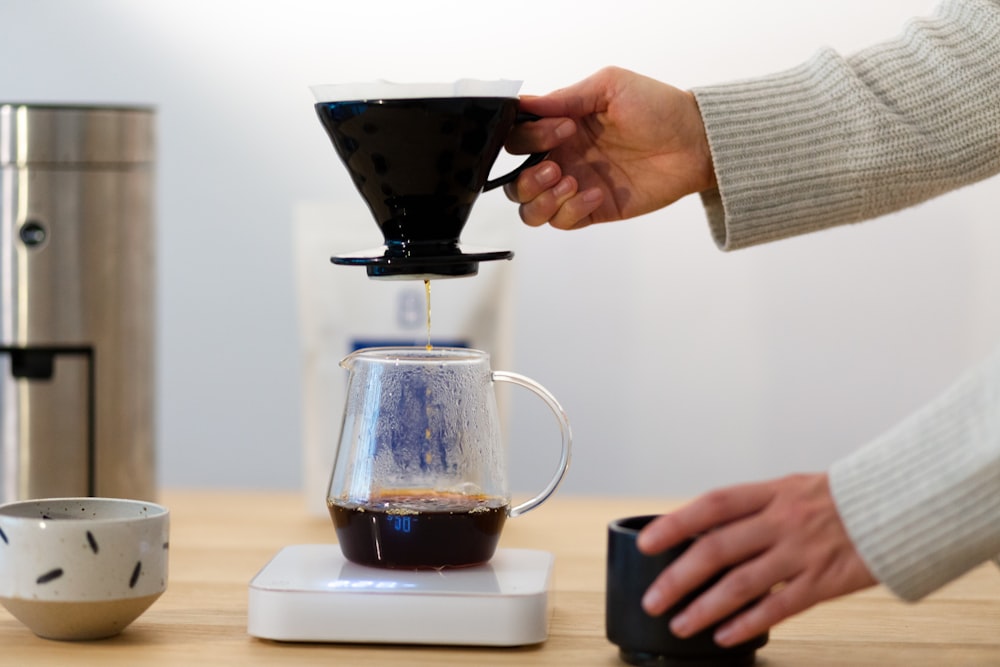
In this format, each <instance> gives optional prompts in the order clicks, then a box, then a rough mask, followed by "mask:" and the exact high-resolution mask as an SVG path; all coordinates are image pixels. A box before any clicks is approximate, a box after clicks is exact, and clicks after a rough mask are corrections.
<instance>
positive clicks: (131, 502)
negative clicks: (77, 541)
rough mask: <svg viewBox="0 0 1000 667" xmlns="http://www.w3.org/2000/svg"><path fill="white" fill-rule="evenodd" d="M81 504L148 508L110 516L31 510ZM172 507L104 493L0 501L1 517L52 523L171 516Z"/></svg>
mask: <svg viewBox="0 0 1000 667" xmlns="http://www.w3.org/2000/svg"><path fill="white" fill-rule="evenodd" d="M58 503H65V504H76V505H79V504H82V503H88V504H91V505H95V504H96V505H103V506H115V505H117V506H119V507H125V506H130V507H138V506H143V507H146V508H147V512H146V514H145V515H142V516H107V517H93V516H82V517H66V516H53V517H44V516H38V515H37V514H34V513H32V514H28V513H27V512H31V511H32V510H33V509H37V508H40V507H41V506H43V505H45V504H58ZM169 514H170V510H169V509H168V508H166V507H164V506H163V505H160V504H158V503H153V502H148V501H145V500H136V499H132V498H103V497H87V496H74V497H66V498H61V497H60V498H30V499H27V500H16V501H13V502H9V503H5V504H3V505H0V519H2V520H4V521H11V522H25V521H32V522H33V521H46V522H47V521H51V522H53V523H59V524H71V523H77V522H89V523H125V522H130V521H146V520H150V519H157V518H160V517H166V516H169Z"/></svg>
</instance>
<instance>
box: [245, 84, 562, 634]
mask: <svg viewBox="0 0 1000 667" xmlns="http://www.w3.org/2000/svg"><path fill="white" fill-rule="evenodd" d="M519 87H520V82H515V81H474V80H461V81H457V82H455V83H451V84H426V85H424V84H419V85H401V84H391V83H387V82H373V83H368V84H356V85H346V86H341V85H334V86H317V87H314V88H313V92H314V94H315V96H316V99H317V103H316V105H315V108H316V112H317V115H318V116H319V119H320V122H321V123H322V126H323V128H324V129H325V130H326V133H327V135H328V136H329V138H330V140H331V142H332V143H333V146H334V148H335V149H336V151H337V154H338V155H339V157H340V159H341V160H342V162H343V163H344V165H345V166H346V167H347V170H348V172H349V174H350V177H351V179H352V181H353V183H354V185H355V186H356V188H357V190H358V192H359V193H360V194H361V196H362V198H363V199H364V201H365V203H366V204H367V205H368V207H369V209H370V210H371V213H372V216H373V217H374V219H375V222H376V223H377V224H378V227H379V229H380V231H381V232H382V236H383V240H384V244H383V245H382V246H380V247H376V248H373V249H371V250H362V251H356V252H351V253H348V254H341V255H336V256H334V257H333V258H332V261H333V263H334V264H338V265H346V266H364V267H365V268H366V270H367V273H368V276H369V277H371V278H374V279H379V280H423V281H425V284H427V285H428V290H429V281H430V280H432V279H439V278H457V277H468V276H474V275H476V273H477V272H478V268H479V263H480V262H483V261H493V260H502V259H506V260H509V259H510V258H511V257H512V256H513V253H512V252H510V251H508V250H494V249H484V248H474V247H468V246H464V245H463V244H462V243H461V239H460V234H461V232H462V229H463V228H464V226H465V223H466V221H467V219H468V217H469V214H470V211H471V209H472V207H473V204H474V203H475V201H476V198H477V197H478V196H479V194H480V193H482V192H484V191H487V190H491V189H494V188H496V187H498V186H500V185H503V184H504V183H507V182H510V181H512V180H513V179H515V178H516V177H517V175H518V174H519V173H520V172H521V171H523V170H524V169H526V168H527V167H529V166H531V165H533V164H537V163H538V162H540V161H541V160H542V159H544V157H545V156H544V154H533V155H530V156H528V157H527V158H526V159H525V160H524V162H523V163H522V164H520V165H519V166H518V167H517V168H515V169H514V170H513V171H511V172H510V173H508V174H505V175H503V176H500V177H497V178H494V179H490V178H489V175H490V170H491V168H492V167H493V164H494V162H495V161H496V159H497V157H498V155H499V153H500V150H501V149H502V147H503V144H504V141H505V139H506V137H507V134H508V132H509V131H510V129H511V128H512V127H513V126H514V124H515V123H517V122H527V121H530V120H531V119H532V117H528V116H526V115H523V114H519V113H518V98H517V93H518V89H519ZM333 222H334V224H335V221H333ZM428 294H429V292H428ZM428 318H429V314H428ZM428 326H430V325H429V319H428ZM341 366H342V367H343V368H344V369H345V370H347V371H348V374H349V377H348V381H347V398H346V406H345V407H344V416H343V425H342V428H341V432H340V440H339V446H338V448H337V454H336V458H335V461H334V464H333V471H332V474H331V477H330V485H329V490H328V493H327V507H328V509H329V512H330V517H331V519H332V521H333V524H334V528H335V530H336V534H337V538H338V543H337V544H307V545H291V546H287V547H285V548H283V549H282V550H280V551H279V552H278V554H277V555H276V556H275V557H274V558H273V559H272V560H271V561H270V562H269V563H267V564H266V565H265V566H264V568H263V569H262V570H261V571H260V572H259V573H258V574H257V575H256V576H255V577H254V579H253V580H252V581H251V582H250V592H249V608H248V620H247V629H248V632H249V633H250V634H251V635H253V636H256V637H261V638H265V639H272V640H279V641H301V642H352V643H358V642H360V643H393V644H400V643H404V644H405V643H412V644H455V645H483V646H517V645H524V644H535V643H539V642H541V641H544V640H545V639H546V637H547V636H548V622H549V615H550V607H551V600H550V595H549V591H550V587H551V581H552V568H553V556H552V554H551V553H548V552H545V551H542V550H534V549H506V548H500V549H498V548H497V545H498V543H499V540H500V534H501V531H502V529H503V527H504V525H505V523H506V522H507V521H508V520H512V519H516V518H517V517H518V516H520V515H521V514H524V513H525V512H528V511H530V510H532V509H534V508H535V507H537V506H538V505H540V504H541V503H542V502H544V501H545V500H546V499H547V498H548V497H549V496H550V495H551V494H552V493H553V492H554V491H555V490H556V488H557V487H558V486H559V484H560V482H561V481H562V479H563V476H564V475H565V473H566V469H567V467H568V465H569V458H570V447H571V441H572V436H571V433H570V425H569V421H568V419H567V417H566V414H565V412H564V411H563V409H562V407H561V406H560V405H559V402H558V401H557V400H556V398H555V397H554V396H553V395H552V394H551V393H549V392H548V391H547V390H546V389H545V388H544V387H542V386H541V385H540V384H538V383H537V382H535V381H534V380H532V379H530V378H527V377H525V376H523V375H519V374H517V373H511V372H506V371H498V370H493V369H492V368H491V367H490V356H489V354H488V353H487V352H484V351H481V350H474V349H469V348H459V347H433V346H432V345H431V343H430V335H429V332H428V344H427V346H426V347H379V348H366V349H361V350H357V351H355V352H353V353H352V354H350V355H348V356H347V357H346V358H344V359H343V360H342V362H341ZM497 382H502V383H509V384H514V385H516V386H519V387H522V388H525V389H527V390H529V391H531V392H533V393H534V394H535V395H536V396H538V397H539V398H540V399H541V400H542V401H543V402H544V403H545V404H546V406H547V407H548V408H549V409H550V410H551V412H552V413H553V415H554V416H555V418H556V421H557V423H558V425H559V432H560V444H559V447H560V449H559V462H558V464H557V466H556V470H555V471H554V472H553V475H552V477H551V479H550V481H549V483H548V485H547V486H546V487H545V488H544V489H542V490H541V491H540V492H539V493H538V494H536V495H535V496H534V497H533V498H531V499H530V500H527V501H525V502H522V503H520V504H516V505H514V504H512V502H511V494H510V490H509V488H508V481H507V465H506V454H505V448H504V445H503V442H502V437H501V429H500V419H499V416H498V410H497V404H496V397H495V394H494V385H495V383H497Z"/></svg>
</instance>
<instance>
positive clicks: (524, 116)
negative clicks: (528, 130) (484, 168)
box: [483, 111, 549, 192]
mask: <svg viewBox="0 0 1000 667" xmlns="http://www.w3.org/2000/svg"><path fill="white" fill-rule="evenodd" d="M540 119H541V116H538V115H536V114H533V113H528V112H527V111H520V112H518V114H517V118H516V119H515V120H514V122H515V123H524V122H528V121H533V120H540ZM548 156H549V154H548V152H547V151H546V152H545V153H532V154H531V155H529V156H528V158H527V159H526V160H525V161H524V162H522V163H521V164H520V165H518V166H517V168H515V169H514V170H513V171H511V172H510V173H507V174H504V175H503V176H497V177H496V178H494V179H492V180H488V181H486V183H485V184H483V192H486V191H488V190H492V189H494V188H498V187H500V186H501V185H506V184H507V183H510V182H511V181H513V180H514V179H515V178H517V177H518V176H520V175H521V172H522V171H524V170H525V169H527V168H528V167H534V166H535V165H536V164H538V163H539V162H541V161H542V160H544V159H545V158H547V157H548Z"/></svg>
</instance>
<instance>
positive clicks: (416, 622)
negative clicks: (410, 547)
mask: <svg viewBox="0 0 1000 667" xmlns="http://www.w3.org/2000/svg"><path fill="white" fill-rule="evenodd" d="M553 562H554V557H553V555H552V554H551V553H548V552H546V551H538V550H533V549H498V550H497V552H496V554H495V555H494V556H493V559H492V560H490V562H489V563H486V564H484V565H477V566H474V567H467V568H457V569H443V570H420V571H413V570H390V569H381V568H373V567H366V566H363V565H357V564H355V563H352V562H350V561H348V560H346V559H345V558H344V556H343V554H342V553H341V551H340V546H339V545H338V544H299V545H292V546H288V547H285V548H283V549H282V550H281V551H279V552H278V553H277V555H275V557H274V558H273V559H271V561H270V562H269V563H268V564H267V565H265V566H264V568H263V569H262V570H261V571H260V572H258V573H257V575H256V576H255V577H254V578H253V579H252V580H251V581H250V600H249V607H248V613H247V632H248V633H249V634H250V635H252V636H254V637H259V638H261V639H271V640H276V641H287V642H342V643H359V644H367V643H379V644H439V645H466V646H522V645H526V644H537V643H540V642H543V641H545V639H546V638H547V637H548V630H549V617H550V615H551V614H550V612H551V595H550V591H551V587H552V566H553Z"/></svg>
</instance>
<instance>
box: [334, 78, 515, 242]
mask: <svg viewBox="0 0 1000 667" xmlns="http://www.w3.org/2000/svg"><path fill="white" fill-rule="evenodd" d="M517 107H518V101H517V98H514V97H441V98H418V99H387V100H366V101H344V102H320V103H318V104H316V113H317V114H318V115H319V119H320V122H321V123H322V124H323V127H324V128H325V129H326V132H327V134H328V135H329V136H330V140H331V141H332V142H333V145H334V147H335V148H336V149H337V154H338V155H339V156H340V158H341V160H342V161H343V162H344V164H345V165H346V166H347V169H348V171H349V172H350V175H351V179H352V180H353V181H354V185H355V186H356V187H357V189H358V191H359V192H360V193H361V196H362V197H363V198H364V200H365V202H366V203H367V204H368V207H369V208H370V209H371V211H372V214H373V216H374V217H375V221H376V222H377V223H378V226H379V228H380V229H381V230H382V234H383V236H384V237H385V241H386V244H387V245H389V246H393V245H397V246H413V245H416V246H423V247H418V248H417V249H416V251H417V252H428V251H430V250H432V249H433V247H434V246H446V247H450V246H454V245H455V244H456V243H457V242H458V238H459V234H460V233H461V231H462V228H463V226H464V225H465V223H466V220H467V218H468V216H469V212H470V210H471V209H472V205H473V204H474V203H475V201H476V198H477V197H478V196H479V193H480V192H482V191H483V188H484V186H485V185H486V184H487V180H488V178H489V171H490V168H491V167H492V166H493V163H494V161H495V160H496V158H497V156H498V155H499V153H500V150H501V148H502V147H503V142H504V139H505V138H506V136H507V133H508V131H509V130H510V128H511V127H512V126H513V124H514V121H515V119H516V117H517ZM426 246H430V247H431V248H430V249H428V248H427V247H426Z"/></svg>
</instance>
